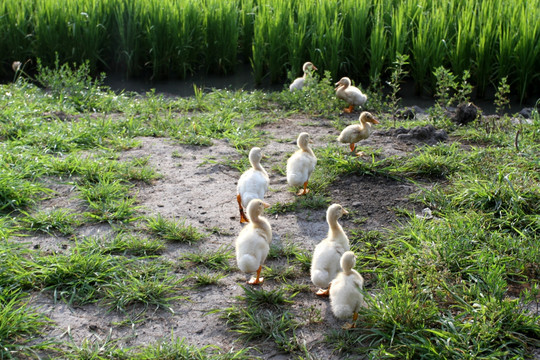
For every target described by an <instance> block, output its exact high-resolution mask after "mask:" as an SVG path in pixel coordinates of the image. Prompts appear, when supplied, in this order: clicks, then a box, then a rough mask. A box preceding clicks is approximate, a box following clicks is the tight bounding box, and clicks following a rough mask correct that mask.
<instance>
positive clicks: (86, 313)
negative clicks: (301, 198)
mask: <svg viewBox="0 0 540 360" xmlns="http://www.w3.org/2000/svg"><path fill="white" fill-rule="evenodd" d="M357 119H358V113H356V114H352V115H346V116H344V117H343V121H344V122H345V123H347V124H349V123H352V122H355V121H357ZM262 130H264V131H265V132H266V136H268V137H269V139H270V140H269V141H268V145H266V146H264V147H263V152H264V154H265V156H266V157H265V158H264V159H263V162H262V164H263V166H264V167H265V168H266V169H267V170H268V172H269V174H270V191H269V192H268V193H267V196H266V200H267V201H268V202H269V203H270V204H274V203H276V202H282V203H285V202H290V201H292V200H293V199H294V196H295V195H294V193H293V192H291V191H290V190H289V189H288V186H287V183H286V179H285V177H284V176H282V175H281V174H279V173H278V172H277V171H274V170H271V169H272V167H273V166H274V165H275V164H282V163H283V162H284V161H285V160H286V157H287V156H288V154H290V153H291V152H293V151H294V150H295V149H296V143H295V142H296V136H297V134H298V133H300V132H301V131H307V132H308V133H310V135H311V137H312V138H313V141H314V144H313V145H312V146H313V147H314V148H317V147H323V146H326V145H327V144H328V143H329V142H331V141H336V140H335V139H336V137H337V135H338V132H337V130H336V129H335V128H333V127H332V126H331V124H330V123H329V122H328V121H327V120H321V119H309V118H306V117H302V116H294V117H291V118H286V119H282V120H280V121H279V122H274V123H270V124H266V125H264V126H262ZM139 140H140V142H141V145H140V146H139V147H138V148H136V149H132V150H129V151H126V152H124V153H123V154H122V155H121V157H122V160H127V159H130V158H139V157H149V163H150V164H149V165H151V166H153V167H154V168H155V169H157V171H158V172H159V173H160V174H161V175H162V178H161V179H159V180H157V181H155V183H153V184H152V185H140V186H138V187H137V189H136V191H137V198H138V205H140V206H142V208H141V210H140V212H142V214H144V215H156V214H158V213H159V214H161V215H162V216H163V217H165V218H168V219H175V220H185V221H186V223H188V224H191V225H193V226H196V227H197V228H199V229H201V230H202V231H203V232H204V233H205V234H207V238H206V239H205V240H203V241H201V242H200V243H196V244H192V245H188V244H178V243H173V242H167V243H166V249H165V251H164V252H163V254H162V256H163V257H164V258H166V259H167V260H169V261H171V262H173V263H174V262H177V261H178V258H179V257H180V256H181V255H182V254H183V253H185V252H197V251H199V250H206V249H212V250H216V249H218V248H220V247H221V246H225V247H227V249H230V250H233V244H234V240H235V238H236V236H237V234H238V233H239V232H240V230H241V228H242V225H241V224H240V223H239V216H238V205H237V203H236V182H237V180H238V178H239V176H240V173H239V172H238V171H236V170H235V169H232V168H230V167H228V166H226V165H223V161H224V160H226V159H228V158H229V159H230V158H232V159H238V158H239V156H240V155H239V154H238V153H237V152H236V150H235V149H234V148H233V147H231V146H230V145H228V144H227V142H225V141H217V140H216V141H214V145H213V146H210V147H197V146H188V145H180V144H177V143H175V142H173V141H171V140H168V139H163V138H140V139H139ZM277 140H279V141H277ZM424 140H425V139H424ZM417 144H419V142H418V141H415V140H414V139H408V140H407V141H403V140H400V139H398V138H397V137H396V136H394V135H393V134H388V133H385V132H375V133H374V134H373V135H372V136H371V138H369V139H368V140H365V141H363V142H361V143H360V144H359V145H361V146H370V147H373V148H375V149H380V151H381V152H380V155H379V156H380V157H387V156H402V155H405V154H406V153H408V152H410V151H412V150H414V147H415V146H416V145H417ZM343 146H344V147H346V145H343ZM173 153H176V154H178V153H179V154H181V156H180V157H178V156H174V157H173V156H172V154H173ZM359 161H364V160H362V159H359ZM56 190H57V191H58V195H57V196H56V197H55V198H53V199H51V200H49V201H48V203H46V204H44V206H47V207H64V208H65V207H74V208H76V207H78V206H81V205H80V204H79V201H80V200H78V199H77V198H76V196H75V194H74V190H73V188H72V187H70V186H67V185H66V186H58V188H57V189H56ZM417 191H418V189H417V188H416V187H415V186H413V185H412V184H410V183H407V182H400V181H396V180H392V179H388V178H382V177H372V176H361V175H350V176H344V177H342V178H339V179H338V180H337V181H336V182H335V183H334V184H333V185H332V186H331V188H330V195H331V200H332V202H333V203H340V204H342V205H343V206H345V207H346V208H348V209H353V210H354V212H353V214H355V215H353V216H349V217H345V218H342V220H341V224H342V225H343V227H344V229H345V231H346V232H349V231H350V230H351V229H360V230H362V231H369V230H379V231H384V230H385V229H388V228H391V227H393V226H397V225H398V215H397V214H396V213H395V209H396V208H404V209H408V210H412V211H416V212H419V211H421V208H419V205H418V204H414V203H413V202H411V201H410V200H409V199H408V196H409V195H410V194H412V193H415V192H417ZM266 216H267V217H268V219H269V221H270V223H271V226H272V230H273V244H277V245H279V244H285V243H287V242H292V243H294V244H296V245H297V246H298V247H300V248H301V249H305V250H308V251H312V250H313V249H314V247H315V245H316V244H317V243H318V242H319V241H321V240H322V239H323V238H325V236H326V235H327V231H328V226H327V224H326V220H325V210H324V209H322V210H316V211H314V210H303V211H300V212H297V213H286V214H279V215H270V216H269V215H266ZM355 216H359V217H362V218H363V219H364V220H363V221H361V222H360V224H359V222H358V221H357V222H354V220H355ZM215 228H218V229H219V231H218V232H216V231H211V229H215ZM111 233H112V231H111V228H110V227H109V226H108V225H98V226H85V227H83V228H81V229H78V234H77V236H78V237H79V238H80V237H82V236H89V235H92V236H101V237H107V236H108V235H110V234H111ZM25 241H28V242H29V244H30V245H31V246H35V247H37V246H39V247H40V248H41V250H42V251H45V252H48V251H57V252H69V251H70V249H71V248H72V247H73V246H74V242H73V240H70V239H66V238H50V237H45V236H39V237H31V238H26V239H25ZM233 254H234V252H233ZM277 263H280V264H284V260H282V259H279V260H272V261H269V262H268V263H267V264H266V265H268V266H274V265H276V264H277ZM231 266H232V269H233V270H232V271H231V272H229V273H228V274H227V276H226V277H225V278H224V279H222V280H220V283H219V285H217V286H216V285H214V286H207V287H202V288H199V289H196V290H193V289H189V290H188V289H186V290H185V292H182V295H185V296H188V297H189V299H190V300H189V301H186V300H183V301H176V302H174V303H173V304H172V309H173V311H174V313H171V312H168V311H167V310H164V309H159V310H156V311H152V310H150V311H148V312H147V313H146V315H145V316H144V317H143V318H142V319H141V321H139V322H137V323H136V324H133V325H131V324H130V323H129V322H128V323H127V324H126V323H123V320H125V316H124V315H123V314H119V313H116V312H107V309H106V308H103V307H100V306H99V305H85V306H81V307H70V306H68V305H66V304H65V303H62V302H57V303H54V301H53V295H52V294H51V293H50V292H44V293H36V294H35V295H34V297H33V300H32V303H33V304H34V305H36V306H38V307H40V308H41V311H42V312H43V313H45V314H46V315H47V316H49V317H50V318H51V319H52V320H53V321H54V323H55V324H54V326H51V328H50V331H49V333H48V334H47V337H48V338H52V339H55V340H58V341H65V342H68V343H69V342H71V343H73V344H75V345H78V344H81V342H82V341H83V340H84V339H87V340H89V341H90V342H99V341H105V340H106V339H108V338H110V339H116V340H118V343H119V344H120V346H123V347H132V346H137V345H142V346H145V345H149V344H151V343H154V342H155V341H158V340H161V339H163V340H168V339H170V338H171V334H173V336H174V337H180V338H185V339H186V341H187V343H188V344H191V345H196V346H205V345H216V346H219V347H220V348H222V349H223V350H224V351H229V350H233V351H237V350H239V349H240V348H244V347H248V346H256V347H257V348H259V349H260V350H261V352H260V353H259V352H253V356H254V357H260V358H262V359H288V358H290V357H291V355H290V354H285V353H283V352H282V351H280V350H279V349H278V348H277V346H276V345H275V344H274V343H273V342H272V341H259V342H250V343H249V344H246V343H244V342H242V341H239V340H238V335H237V334H236V333H233V332H231V331H230V330H229V329H228V327H227V324H226V323H225V322H224V320H222V319H220V318H219V314H217V313H211V314H209V313H208V312H209V311H210V310H213V309H224V308H227V307H230V306H232V305H233V304H238V303H239V300H238V299H237V298H236V297H237V296H239V295H243V294H244V291H243V290H242V288H241V286H243V285H244V284H245V280H246V276H245V275H244V274H243V273H241V272H240V271H239V270H238V269H237V268H236V263H235V260H234V259H231ZM180 271H182V270H180ZM180 275H181V274H180ZM263 275H264V274H263ZM294 281H295V282H298V283H301V284H309V285H310V286H311V290H312V291H315V290H316V288H315V286H314V285H312V284H311V282H310V279H309V274H307V273H302V274H301V276H300V277H298V278H297V279H295V280H294ZM276 286H279V284H278V283H277V282H275V281H272V280H268V281H266V282H265V283H264V284H263V285H262V287H263V288H264V289H272V288H274V287H276ZM366 286H367V287H368V288H369V286H370V285H369V280H368V281H367V283H366ZM292 309H293V312H294V313H295V314H296V315H297V316H298V317H299V318H301V319H304V320H305V321H303V324H302V326H300V327H299V328H298V329H297V336H298V338H299V340H300V341H301V342H302V343H304V344H305V345H306V347H307V348H308V349H309V350H310V353H311V354H312V355H313V358H318V359H338V358H341V356H340V354H339V353H336V352H334V351H333V349H332V347H331V346H330V345H329V344H327V343H326V342H324V335H325V333H327V332H328V331H329V330H330V329H338V328H340V327H341V325H343V324H342V322H341V321H338V320H336V319H335V318H334V317H333V316H332V313H331V311H330V307H329V301H328V299H321V298H318V297H316V296H315V295H314V294H313V293H307V292H302V293H300V294H298V295H297V296H296V297H295V298H294V304H293V305H292ZM319 312H320V318H319V316H314V314H315V315H317V314H318V313H319Z"/></svg>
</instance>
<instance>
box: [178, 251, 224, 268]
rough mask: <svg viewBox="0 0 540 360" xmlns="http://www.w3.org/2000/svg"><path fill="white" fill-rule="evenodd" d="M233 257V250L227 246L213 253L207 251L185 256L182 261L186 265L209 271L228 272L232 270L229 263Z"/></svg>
mask: <svg viewBox="0 0 540 360" xmlns="http://www.w3.org/2000/svg"><path fill="white" fill-rule="evenodd" d="M233 257H234V256H233V255H232V250H231V249H227V247H226V246H220V247H219V248H218V249H216V250H213V251H212V250H207V251H200V252H197V253H186V254H183V255H182V257H181V260H182V262H183V263H184V264H186V263H187V262H189V263H191V264H192V265H194V266H197V267H199V266H202V267H205V268H207V269H209V270H222V271H228V270H229V269H230V268H231V266H230V264H229V261H230V260H231V259H232V258H233Z"/></svg>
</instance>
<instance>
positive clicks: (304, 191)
mask: <svg viewBox="0 0 540 360" xmlns="http://www.w3.org/2000/svg"><path fill="white" fill-rule="evenodd" d="M307 184H308V182H307V181H306V182H305V183H304V188H303V189H300V190H298V192H297V193H296V195H298V196H302V195H306V194H307V193H309V189H308V188H307Z"/></svg>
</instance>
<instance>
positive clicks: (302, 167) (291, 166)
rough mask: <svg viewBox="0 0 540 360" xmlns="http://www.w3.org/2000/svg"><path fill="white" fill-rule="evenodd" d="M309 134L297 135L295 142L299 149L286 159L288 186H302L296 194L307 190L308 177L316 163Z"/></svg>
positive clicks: (304, 192) (305, 192) (302, 193)
mask: <svg viewBox="0 0 540 360" xmlns="http://www.w3.org/2000/svg"><path fill="white" fill-rule="evenodd" d="M309 143H310V139H309V134H308V133H306V132H303V133H301V134H300V135H298V139H297V140H296V144H297V145H298V147H299V148H300V149H298V150H296V152H295V153H294V154H292V156H291V157H290V158H289V160H287V182H288V183H289V185H290V186H302V185H303V186H304V188H303V189H300V190H299V191H298V193H297V194H296V195H298V196H301V195H305V194H307V193H308V192H309V189H308V188H307V185H308V181H309V177H310V176H311V173H312V172H313V170H314V169H315V165H317V157H316V156H315V154H314V153H313V150H311V148H310V147H309Z"/></svg>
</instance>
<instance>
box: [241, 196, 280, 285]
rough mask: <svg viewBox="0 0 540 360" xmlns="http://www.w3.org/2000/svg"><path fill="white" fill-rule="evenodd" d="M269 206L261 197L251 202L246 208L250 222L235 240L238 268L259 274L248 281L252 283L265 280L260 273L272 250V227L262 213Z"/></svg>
mask: <svg viewBox="0 0 540 360" xmlns="http://www.w3.org/2000/svg"><path fill="white" fill-rule="evenodd" d="M269 206H270V205H269V204H267V203H265V202H263V201H262V200H260V199H253V200H251V201H250V202H249V204H248V206H247V209H246V210H247V216H248V218H249V221H250V222H249V224H247V225H246V226H245V227H244V228H243V229H242V231H240V234H238V237H237V238H236V242H235V248H236V262H237V264H238V268H239V269H240V270H242V271H243V272H244V273H246V274H252V273H254V272H257V276H256V277H252V278H251V279H250V280H249V281H248V284H250V285H257V284H262V282H263V281H264V278H262V277H260V275H261V270H262V265H263V264H264V262H265V260H266V257H267V256H268V252H269V251H270V242H271V241H272V228H271V227H270V223H269V222H268V220H266V218H264V217H262V216H261V214H262V213H263V211H264V209H265V208H268V207H269Z"/></svg>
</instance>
